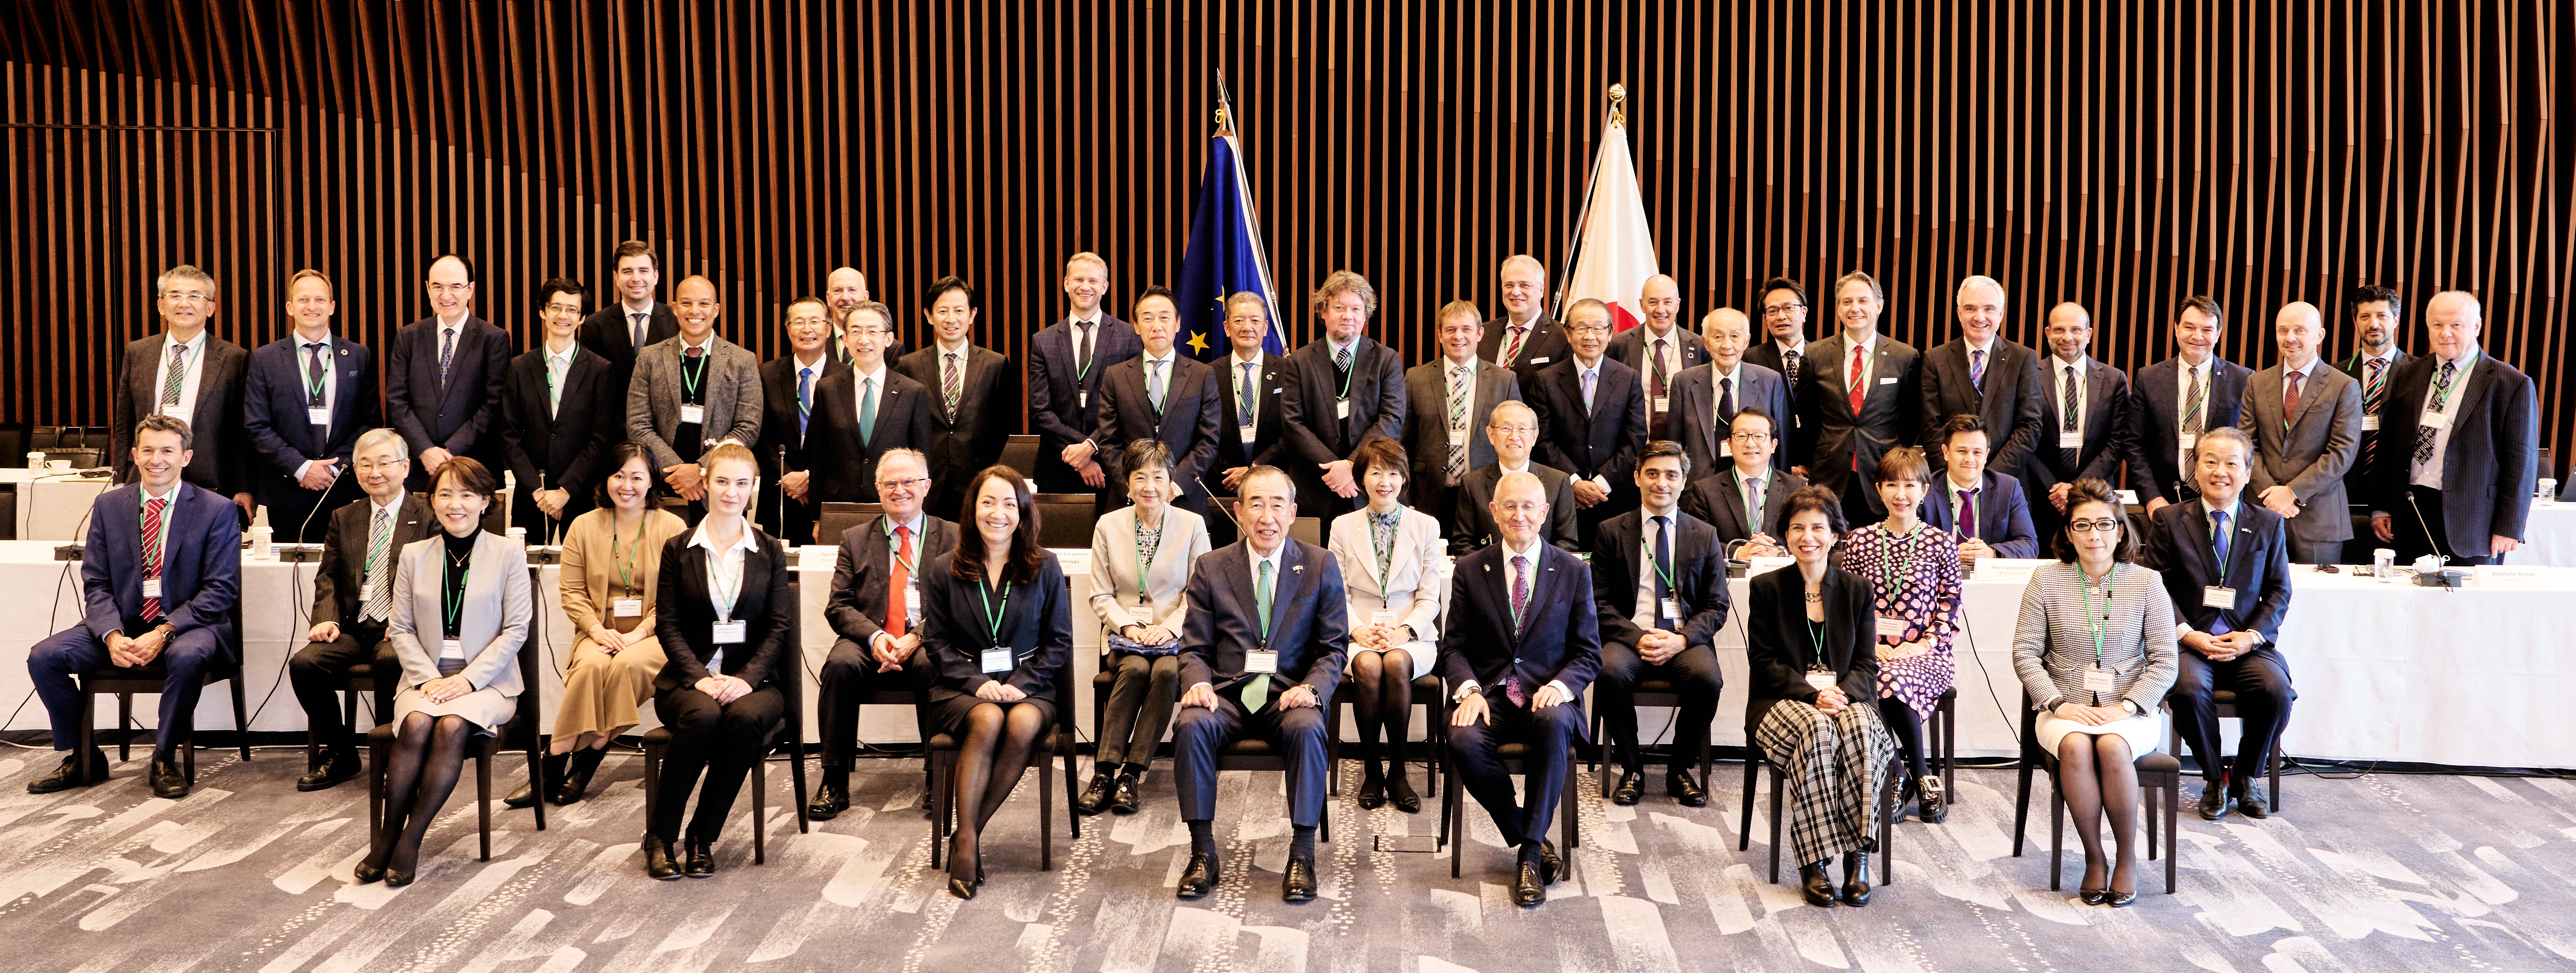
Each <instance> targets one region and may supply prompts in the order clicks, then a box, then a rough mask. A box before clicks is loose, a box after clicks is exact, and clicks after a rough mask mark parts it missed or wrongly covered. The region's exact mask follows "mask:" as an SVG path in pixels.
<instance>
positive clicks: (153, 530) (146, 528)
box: [143, 497, 170, 622]
mask: <svg viewBox="0 0 2576 973" xmlns="http://www.w3.org/2000/svg"><path fill="white" fill-rule="evenodd" d="M169 506H170V499H169V498H168V497H152V498H150V499H147V500H145V501H143V577H144V579H145V580H157V579H159V578H160V577H161V547H162V545H161V519H162V518H161V515H162V513H163V512H164V511H165V510H167V509H168V508H169ZM160 617H161V599H159V598H153V597H147V598H145V599H143V620H144V621H147V622H149V621H154V620H157V619H159V618H160Z"/></svg>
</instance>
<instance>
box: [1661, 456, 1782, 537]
mask: <svg viewBox="0 0 2576 973" xmlns="http://www.w3.org/2000/svg"><path fill="white" fill-rule="evenodd" d="M1743 482H1744V481H1743V476H1742V474H1740V473H1738V472H1737V471H1736V469H1735V461H1733V460H1728V461H1727V465H1726V467H1725V468H1724V469H1723V470H1721V471H1720V472H1719V473H1718V474H1717V475H1716V476H1704V477H1701V478H1699V479H1697V480H1693V481H1691V485H1690V489H1688V490H1684V491H1682V512H1683V513H1686V514H1689V515H1691V516H1693V517H1697V518H1699V519H1701V520H1704V521H1707V522H1708V525H1709V527H1710V528H1712V529H1714V530H1716V531H1717V542H1718V543H1720V544H1725V545H1730V546H1732V545H1734V544H1735V543H1736V542H1738V541H1744V540H1750V539H1752V537H1753V535H1755V534H1767V535H1770V537H1771V539H1772V540H1775V541H1776V540H1779V539H1780V533H1781V531H1780V510H1781V508H1784V507H1787V506H1788V505H1789V495H1790V494H1792V493H1796V492H1798V491H1799V490H1800V489H1802V488H1804V487H1805V486H1806V485H1807V481H1806V480H1804V479H1801V478H1799V477H1798V475H1797V474H1794V473H1783V472H1780V471H1779V470H1777V469H1774V470H1772V471H1771V476H1770V478H1769V482H1767V483H1765V484H1763V487H1762V516H1761V517H1760V518H1758V519H1757V518H1753V517H1748V516H1746V515H1745V514H1746V511H1745V509H1744V486H1743Z"/></svg>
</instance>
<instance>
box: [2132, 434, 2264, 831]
mask: <svg viewBox="0 0 2576 973" xmlns="http://www.w3.org/2000/svg"><path fill="white" fill-rule="evenodd" d="M2253 448H2254V443H2253V441H2252V440H2250V439H2248V438H2246V436H2245V434H2244V433H2243V432H2240V431H2238V430H2236V429H2232V428H2226V427H2220V428H2217V429H2212V430H2210V431H2208V432H2206V433H2203V434H2202V435H2201V437H2200V439H2199V441H2198V442H2197V443H2196V444H2195V445H2194V449H2193V453H2194V460H2195V463H2194V465H2195V471H2196V473H2197V476H2196V480H2197V481H2198V483H2199V487H2198V490H2199V497H2198V498H2197V499H2194V500H2187V501H2184V502H2182V503H2177V504H2167V505H2165V506H2163V507H2161V508H2158V509H2157V510H2156V512H2155V513H2154V514H2152V515H2150V516H2149V518H2148V526H2147V536H2146V539H2145V543H2144V544H2142V545H2140V548H2141V550H2140V552H2139V558H2138V562H2139V563H2140V564H2143V565H2145V566H2146V567H2147V568H2148V569H2149V570H2153V571H2155V572H2157V573H2159V574H2161V575H2163V576H2164V581H2165V592H2166V593H2167V594H2170V595H2172V596H2173V603H2174V623H2175V625H2174V629H2175V635H2176V637H2177V640H2178V641H2179V642H2180V643H2181V649H2182V651H2181V652H2180V653H2179V655H2180V668H2179V670H2177V675H2176V678H2175V679H2174V686H2173V689H2172V690H2171V691H2170V692H2168V693H2167V694H2166V695H2165V701H2166V702H2167V703H2168V704H2171V705H2172V707H2173V718H2174V731H2175V733H2177V734H2178V735H2180V736H2181V737H2182V738H2183V740H2184V741H2185V742H2187V743H2189V744H2190V745H2191V752H2192V756H2194V757H2195V758H2198V759H2199V761H2200V776H2201V780H2202V781H2204V783H2203V784H2202V786H2201V789H2200V816H2201V817H2202V818H2203V819H2204V820H2209V821H2216V820H2218V819H2219V818H2220V817H2223V816H2225V815H2226V814H2227V811H2228V805H2229V804H2230V803H2231V802H2232V803H2233V804H2234V805H2235V806H2236V809H2237V810H2240V811H2243V812H2245V816H2246V817H2249V818H2262V817H2265V816H2267V815H2269V814H2270V813H2271V806H2270V804H2269V803H2268V802H2266V801H2265V800H2264V796H2263V792H2262V791H2260V790H2256V789H2254V788H2253V787H2251V786H2250V785H2251V784H2252V783H2253V782H2254V780H2255V779H2256V778H2259V777H2262V776H2263V772H2264V770H2265V769H2266V768H2267V767H2269V766H2270V765H2271V763H2270V755H2271V752H2272V746H2273V742H2274V741H2276V740H2278V739H2280V737H2281V728H2282V727H2284V726H2287V725H2288V724H2289V721H2290V704H2291V703H2292V702H2293V701H2295V700H2297V699H2298V698H2299V694H2298V691H2297V690H2294V689H2292V688H2290V664H2289V662H2288V661H2287V660H2285V659H2283V658H2282V657H2281V653H2280V651H2279V649H2278V648H2277V647H2276V640H2277V639H2278V638H2279V636H2280V632H2281V618H2282V616H2283V615H2285V614H2287V613H2288V612H2289V609H2290V546H2289V538H2288V537H2287V535H2286V534H2285V533H2284V532H2283V531H2282V529H2281V516H2280V515H2279V514H2276V513H2273V512H2271V511H2269V510H2265V509H2263V508H2262V507H2259V506H2256V505H2253V504H2247V503H2240V502H2238V500H2239V498H2240V497H2241V495H2242V492H2243V491H2244V489H2245V484H2246V482H2247V479H2248V477H2249V476H2251V475H2252V472H2253V460H2254V455H2253ZM2221 689H2224V690H2229V691H2232V692H2234V693H2235V694H2236V715H2237V716H2238V717H2240V718H2241V719H2242V720H2243V721H2244V726H2243V728H2242V730H2243V733H2242V735H2241V736H2240V737H2239V738H2238V739H2237V744H2236V765H2235V769H2234V770H2232V771H2231V770H2229V769H2227V766H2226V763H2225V753H2224V752H2223V751H2221V750H2220V749H2219V746H2218V742H2219V735H2218V716H2217V712H2216V711H2217V705H2218V704H2217V703H2216V702H2215V697H2214V696H2213V695H2212V694H2213V693H2215V692H2216V691H2218V690H2221ZM2222 785H2223V786H2222Z"/></svg>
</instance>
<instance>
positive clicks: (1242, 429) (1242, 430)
mask: <svg viewBox="0 0 2576 973" xmlns="http://www.w3.org/2000/svg"><path fill="white" fill-rule="evenodd" d="M1234 431H1235V435H1237V436H1240V437H1242V438H1243V444H1244V445H1246V446H1250V445H1252V437H1253V436H1254V435H1256V434H1258V433H1259V432H1260V431H1261V430H1260V427H1259V426H1236V427H1234Z"/></svg>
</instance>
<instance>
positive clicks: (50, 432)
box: [19, 426, 79, 453]
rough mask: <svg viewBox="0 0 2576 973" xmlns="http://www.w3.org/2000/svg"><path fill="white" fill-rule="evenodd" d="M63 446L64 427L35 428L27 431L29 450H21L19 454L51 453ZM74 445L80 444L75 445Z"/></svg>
mask: <svg viewBox="0 0 2576 973" xmlns="http://www.w3.org/2000/svg"><path fill="white" fill-rule="evenodd" d="M62 444H63V427H61V426H35V427H32V428H30V429H28V430H27V449H22V450H19V452H22V453H23V452H26V451H27V450H43V451H45V452H48V453H50V452H53V451H54V447H56V446H60V445H62ZM73 445H79V444H78V443H74V444H73Z"/></svg>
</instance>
